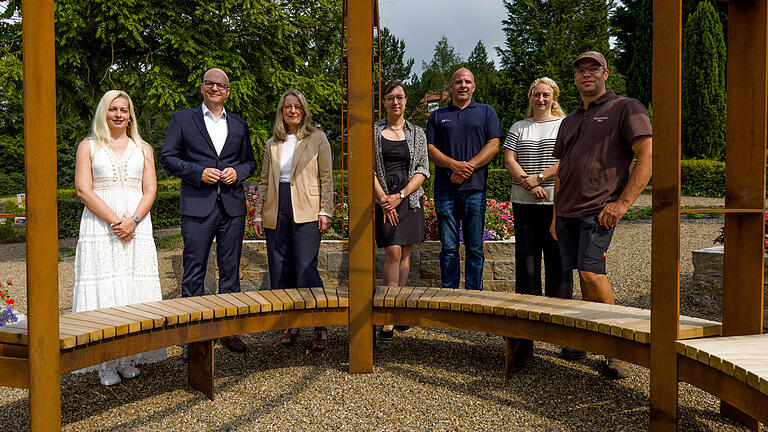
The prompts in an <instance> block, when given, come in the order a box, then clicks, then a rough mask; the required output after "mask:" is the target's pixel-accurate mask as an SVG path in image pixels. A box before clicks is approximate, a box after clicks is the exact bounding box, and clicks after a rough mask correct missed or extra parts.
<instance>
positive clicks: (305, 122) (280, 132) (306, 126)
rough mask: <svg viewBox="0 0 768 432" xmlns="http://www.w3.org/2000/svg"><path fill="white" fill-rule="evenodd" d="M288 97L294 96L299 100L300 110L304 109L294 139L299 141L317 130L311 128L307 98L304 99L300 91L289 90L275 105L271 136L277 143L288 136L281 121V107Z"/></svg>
mask: <svg viewBox="0 0 768 432" xmlns="http://www.w3.org/2000/svg"><path fill="white" fill-rule="evenodd" d="M288 96H294V97H295V98H296V99H298V100H299V103H300V104H301V106H302V108H304V116H303V117H302V118H301V123H300V124H299V130H298V132H297V133H296V139H297V140H300V139H302V138H304V137H305V136H308V135H311V134H312V132H314V131H315V130H317V128H316V127H314V126H312V113H311V112H309V103H307V98H305V97H304V95H303V94H301V92H300V91H298V90H296V89H289V90H286V92H285V93H283V95H282V96H281V97H280V102H278V103H277V116H275V127H274V128H273V131H272V134H273V136H274V138H275V139H276V140H278V141H285V140H286V138H288V134H287V133H286V130H287V129H288V127H287V126H286V124H285V121H284V120H283V105H284V104H285V98H286V97H288Z"/></svg>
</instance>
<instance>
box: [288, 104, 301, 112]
mask: <svg viewBox="0 0 768 432" xmlns="http://www.w3.org/2000/svg"><path fill="white" fill-rule="evenodd" d="M283 109H284V110H286V111H290V110H291V109H295V110H296V111H304V107H303V106H301V105H283Z"/></svg>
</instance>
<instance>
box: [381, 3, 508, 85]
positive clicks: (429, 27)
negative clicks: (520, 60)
mask: <svg viewBox="0 0 768 432" xmlns="http://www.w3.org/2000/svg"><path fill="white" fill-rule="evenodd" d="M379 14H380V25H381V26H382V27H387V28H388V29H389V30H390V32H392V34H394V35H395V37H397V38H399V39H404V40H405V52H406V54H405V58H406V59H408V58H411V57H412V58H413V59H414V60H416V64H415V65H414V70H413V72H414V73H417V74H421V72H422V68H421V61H422V60H424V61H426V62H429V60H430V59H432V55H433V54H434V51H435V44H437V41H438V40H439V39H440V37H442V36H443V35H445V36H447V37H448V43H450V44H451V46H453V47H454V48H455V49H456V52H457V53H458V54H459V55H460V56H461V59H462V60H466V59H467V57H469V54H470V53H471V52H472V49H473V48H474V47H475V45H476V44H477V41H478V40H482V41H483V45H485V49H486V50H487V51H488V58H489V59H491V60H493V61H495V62H496V66H497V67H498V66H499V60H498V56H497V55H496V50H495V49H494V48H495V47H497V46H501V47H503V46H504V31H503V30H502V28H501V21H502V20H503V19H505V18H506V16H507V13H506V9H505V8H504V4H503V3H502V1H501V0H379Z"/></svg>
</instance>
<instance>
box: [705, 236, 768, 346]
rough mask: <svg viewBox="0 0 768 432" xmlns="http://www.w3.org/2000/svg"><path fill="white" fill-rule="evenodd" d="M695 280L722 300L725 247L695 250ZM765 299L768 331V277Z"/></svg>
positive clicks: (766, 272) (767, 266)
mask: <svg viewBox="0 0 768 432" xmlns="http://www.w3.org/2000/svg"><path fill="white" fill-rule="evenodd" d="M692 259H693V282H694V283H695V284H697V285H699V286H700V287H704V288H708V289H711V290H713V291H714V293H713V294H716V295H715V298H718V299H720V300H721V301H722V298H723V295H722V290H723V247H722V246H713V247H709V248H704V249H699V250H695V251H693V255H692ZM763 265H764V266H765V267H764V269H763V271H764V277H766V278H768V260H765V262H764V264H763ZM763 283H764V284H763V291H764V296H765V298H764V301H763V304H764V305H765V306H764V308H763V330H764V331H768V288H766V285H768V279H767V280H764V281H763Z"/></svg>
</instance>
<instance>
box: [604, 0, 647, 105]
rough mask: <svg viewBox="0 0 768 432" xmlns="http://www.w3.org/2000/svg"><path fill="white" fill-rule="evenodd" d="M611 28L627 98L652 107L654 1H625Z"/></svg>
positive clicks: (612, 21)
mask: <svg viewBox="0 0 768 432" xmlns="http://www.w3.org/2000/svg"><path fill="white" fill-rule="evenodd" d="M611 27H612V29H613V35H614V36H615V37H616V47H615V49H616V62H615V65H616V67H615V69H616V71H618V72H620V73H621V74H622V75H624V77H625V80H626V88H627V96H631V97H634V98H637V99H639V100H640V102H642V103H643V104H644V105H645V106H650V104H651V89H652V85H651V84H652V80H651V75H652V73H651V69H652V67H651V66H652V65H651V62H650V61H649V59H650V58H651V57H652V56H653V52H652V45H653V1H652V0H624V3H623V4H622V5H619V6H617V7H616V9H615V10H614V11H613V13H612V14H611Z"/></svg>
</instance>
